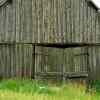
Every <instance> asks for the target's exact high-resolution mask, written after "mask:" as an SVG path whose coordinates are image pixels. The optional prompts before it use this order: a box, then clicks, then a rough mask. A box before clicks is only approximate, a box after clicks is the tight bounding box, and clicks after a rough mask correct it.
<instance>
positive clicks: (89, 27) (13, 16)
mask: <svg viewBox="0 0 100 100" xmlns="http://www.w3.org/2000/svg"><path fill="white" fill-rule="evenodd" d="M99 31H100V18H99V16H98V14H97V13H96V10H95V9H94V8H93V7H92V5H90V4H88V3H87V0H13V3H12V4H8V5H7V6H4V7H2V8H0V42H24V43H31V42H32V43H35V42H38V43H40V42H41V43H44V42H49V43H54V42H57V43H58V42H65V43H67V42H90V43H91V42H94V43H96V42H100V32H99ZM0 48H1V54H2V55H3V56H4V57H6V56H7V57H8V58H6V59H5V58H4V59H2V60H3V61H1V62H2V63H1V64H2V65H1V66H2V68H5V66H6V65H5V64H7V66H8V67H14V66H17V64H18V65H20V66H26V64H30V62H28V61H27V57H25V58H23V57H24V55H26V53H25V52H26V51H25V52H23V51H24V50H22V49H23V47H16V46H13V47H11V46H7V47H5V46H1V47H0ZM6 48H7V49H6ZM29 48H30V47H29V46H28V47H25V49H27V50H28V49H29ZM3 49H4V50H3ZM17 50H18V51H17ZM30 50H31V49H30ZM11 51H12V52H11ZM77 51H78V50H75V52H77ZM97 51H98V52H97ZM4 52H7V53H6V55H5V53H4ZM13 52H15V53H18V55H17V56H18V57H19V59H21V60H18V59H17V58H16V57H17V56H16V55H15V53H13ZM70 52H73V51H72V50H71V49H70ZM23 53H24V54H23ZM29 53H30V52H29ZM9 54H10V55H11V56H9ZM71 54H72V53H71ZM89 55H90V59H89V60H90V64H91V66H92V67H91V70H92V71H93V73H96V72H97V70H98V68H99V67H98V66H99V56H98V55H99V49H98V48H89ZM31 56H32V52H31V53H30V54H29V57H30V59H31ZM1 57H2V56H1ZM9 57H10V58H11V59H10V60H9ZM13 57H14V59H13ZM66 57H68V56H67V55H66ZM25 59H26V61H25ZM24 61H25V62H24ZM31 61H32V59H31ZM6 62H7V63H6ZM23 62H24V63H23ZM26 62H27V63H26ZM82 62H83V60H82ZM31 63H32V62H31ZM10 64H11V65H10ZM3 66H4V67H3ZM12 71H14V70H12ZM98 73H99V72H98Z"/></svg>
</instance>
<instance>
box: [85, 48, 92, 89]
mask: <svg viewBox="0 0 100 100" xmlns="http://www.w3.org/2000/svg"><path fill="white" fill-rule="evenodd" d="M86 49H87V50H86V51H87V73H88V77H87V91H88V90H89V88H90V80H91V79H90V71H91V70H90V64H89V52H88V47H86Z"/></svg>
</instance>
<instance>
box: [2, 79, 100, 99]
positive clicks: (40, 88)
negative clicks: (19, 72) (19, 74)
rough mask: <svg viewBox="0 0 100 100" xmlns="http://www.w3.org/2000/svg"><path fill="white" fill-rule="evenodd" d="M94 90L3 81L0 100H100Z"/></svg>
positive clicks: (79, 86)
mask: <svg viewBox="0 0 100 100" xmlns="http://www.w3.org/2000/svg"><path fill="white" fill-rule="evenodd" d="M93 84H94V83H93ZM98 84H99V83H98ZM95 89H96V88H93V90H90V92H86V87H85V86H82V85H77V84H74V83H73V84H72V83H67V84H62V85H50V84H47V82H40V81H32V80H3V81H1V82H0V100H100V94H99V91H98V92H96V90H95Z"/></svg>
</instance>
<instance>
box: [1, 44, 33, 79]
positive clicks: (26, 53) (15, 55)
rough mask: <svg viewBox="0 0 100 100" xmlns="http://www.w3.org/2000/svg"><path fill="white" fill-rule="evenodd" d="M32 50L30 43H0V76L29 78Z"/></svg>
mask: <svg viewBox="0 0 100 100" xmlns="http://www.w3.org/2000/svg"><path fill="white" fill-rule="evenodd" d="M32 52H33V47H32V46H31V45H0V77H3V78H11V77H12V78H14V77H19V78H22V77H24V78H31V77H32V75H33V63H32V62H33V57H32Z"/></svg>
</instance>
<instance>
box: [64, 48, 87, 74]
mask: <svg viewBox="0 0 100 100" xmlns="http://www.w3.org/2000/svg"><path fill="white" fill-rule="evenodd" d="M64 67H65V73H68V74H69V75H71V74H72V75H75V76H77V75H85V74H86V73H87V72H88V53H87V48H84V47H82V48H81V47H79V48H68V49H65V51H64Z"/></svg>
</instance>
